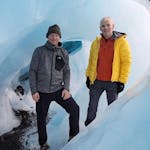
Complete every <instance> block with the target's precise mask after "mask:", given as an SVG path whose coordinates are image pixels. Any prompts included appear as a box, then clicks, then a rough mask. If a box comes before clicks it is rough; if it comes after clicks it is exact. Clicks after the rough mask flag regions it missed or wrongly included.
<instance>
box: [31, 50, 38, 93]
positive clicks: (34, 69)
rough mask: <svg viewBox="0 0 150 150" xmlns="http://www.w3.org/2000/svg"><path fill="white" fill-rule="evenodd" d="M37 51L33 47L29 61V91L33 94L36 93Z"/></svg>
mask: <svg viewBox="0 0 150 150" xmlns="http://www.w3.org/2000/svg"><path fill="white" fill-rule="evenodd" d="M39 57H40V55H39V51H38V49H35V51H34V52H33V55H32V59H31V63H30V68H29V84H30V89H31V93H32V94H34V93H36V92H37V91H38V90H37V71H38V66H39V61H40V60H39Z"/></svg>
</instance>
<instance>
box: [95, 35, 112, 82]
mask: <svg viewBox="0 0 150 150" xmlns="http://www.w3.org/2000/svg"><path fill="white" fill-rule="evenodd" d="M114 41H115V40H114V39H112V38H110V39H107V40H106V39H104V38H102V39H101V40H100V51H99V54H98V55H99V56H98V62H97V79H98V80H102V81H111V75H112V63H113V58H114Z"/></svg>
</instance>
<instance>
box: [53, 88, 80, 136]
mask: <svg viewBox="0 0 150 150" xmlns="http://www.w3.org/2000/svg"><path fill="white" fill-rule="evenodd" d="M56 95H57V96H55V101H56V102H57V103H58V104H59V105H61V106H62V107H63V108H64V109H65V110H66V111H67V112H68V113H69V115H70V116H69V126H70V131H69V136H70V137H74V136H75V135H77V134H78V133H79V106H78V104H77V103H76V102H75V100H74V99H73V98H72V97H70V98H69V99H67V100H63V98H62V97H61V95H62V90H60V91H58V92H56Z"/></svg>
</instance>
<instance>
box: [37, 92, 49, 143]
mask: <svg viewBox="0 0 150 150" xmlns="http://www.w3.org/2000/svg"><path fill="white" fill-rule="evenodd" d="M39 94H40V99H39V101H38V102H37V103H36V113H37V128H38V135H39V144H40V145H41V146H42V145H44V144H45V143H46V141H47V132H46V117H47V112H48V108H49V105H50V102H51V101H50V96H49V94H47V93H39Z"/></svg>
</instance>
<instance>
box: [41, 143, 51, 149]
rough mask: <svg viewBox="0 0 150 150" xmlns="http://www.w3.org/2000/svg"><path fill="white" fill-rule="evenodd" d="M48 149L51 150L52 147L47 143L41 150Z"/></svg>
mask: <svg viewBox="0 0 150 150" xmlns="http://www.w3.org/2000/svg"><path fill="white" fill-rule="evenodd" d="M48 149H50V146H49V145H48V144H47V143H45V144H44V145H41V148H40V150H48Z"/></svg>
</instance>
